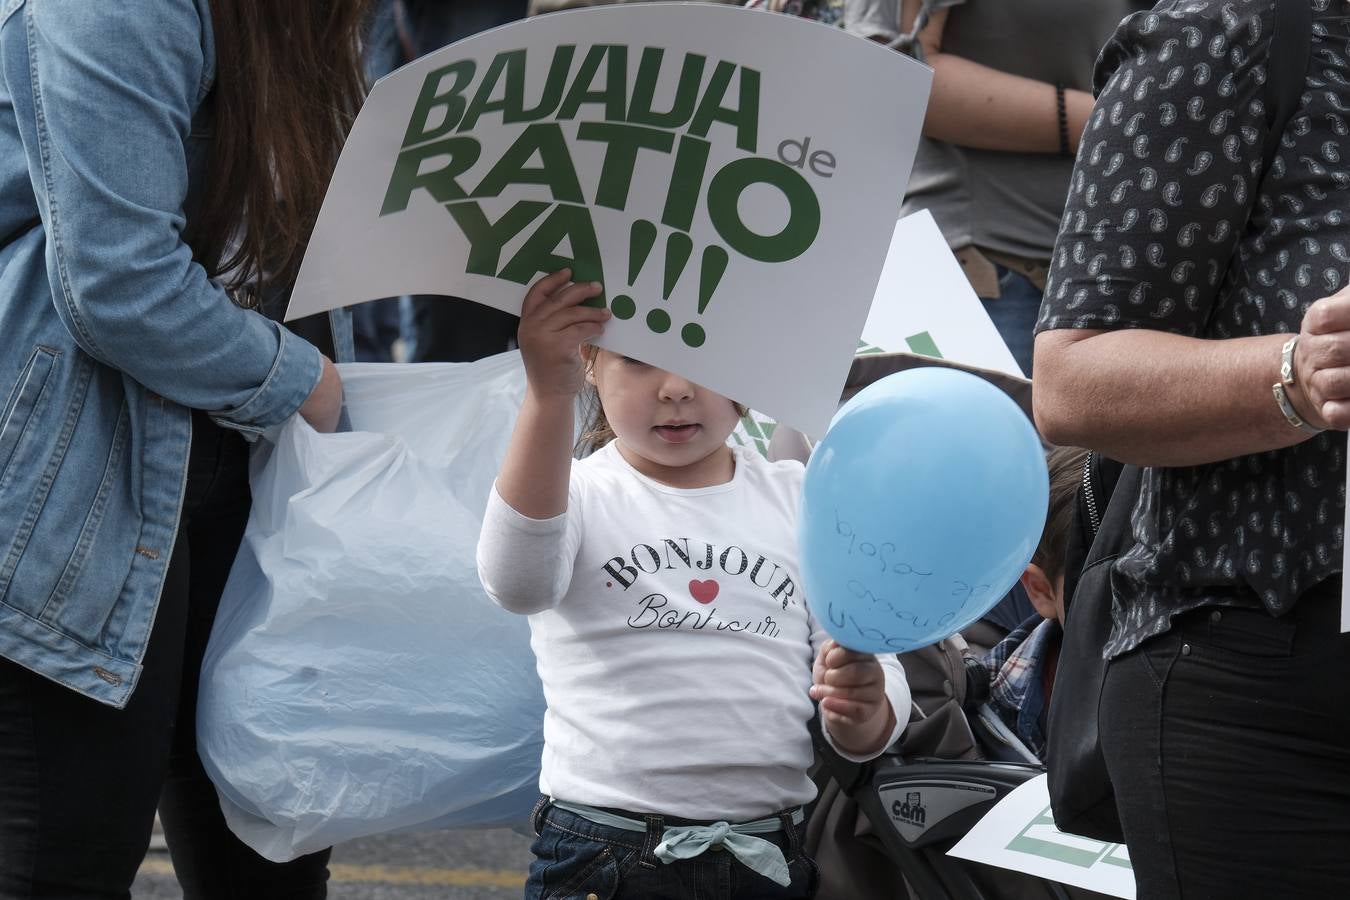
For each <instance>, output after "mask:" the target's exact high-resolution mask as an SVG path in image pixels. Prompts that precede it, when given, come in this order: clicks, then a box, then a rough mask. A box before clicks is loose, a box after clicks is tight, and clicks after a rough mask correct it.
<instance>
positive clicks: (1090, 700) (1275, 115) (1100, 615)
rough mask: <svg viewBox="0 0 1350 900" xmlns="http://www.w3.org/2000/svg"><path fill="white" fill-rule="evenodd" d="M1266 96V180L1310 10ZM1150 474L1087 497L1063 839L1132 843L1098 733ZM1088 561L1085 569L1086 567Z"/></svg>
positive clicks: (1286, 33)
mask: <svg viewBox="0 0 1350 900" xmlns="http://www.w3.org/2000/svg"><path fill="white" fill-rule="evenodd" d="M1273 5H1274V8H1275V22H1274V31H1273V32H1272V34H1271V46H1270V65H1269V67H1268V72H1267V80H1266V93H1267V98H1268V117H1269V118H1268V121H1269V124H1270V128H1269V131H1268V133H1267V138H1266V144H1265V148H1264V150H1265V152H1264V155H1263V160H1264V169H1263V172H1267V171H1269V170H1270V166H1271V163H1272V162H1274V159H1275V154H1276V152H1277V151H1278V150H1279V144H1280V137H1281V136H1282V135H1283V134H1284V129H1285V126H1286V125H1287V124H1288V122H1289V119H1290V117H1291V116H1292V115H1293V114H1294V111H1295V110H1296V109H1297V108H1298V105H1299V99H1300V97H1301V95H1302V93H1303V85H1304V78H1305V75H1306V73H1307V68H1308V54H1309V45H1310V43H1311V35H1312V10H1311V7H1310V5H1309V2H1308V0H1277V2H1275V3H1274V4H1273ZM1142 474H1143V473H1142V471H1141V470H1140V469H1139V468H1138V467H1137V466H1123V467H1122V466H1121V464H1120V463H1117V462H1114V461H1112V460H1109V459H1106V458H1104V457H1102V456H1101V455H1100V454H1098V453H1096V452H1093V453H1090V454H1088V458H1087V461H1086V462H1085V463H1084V469H1083V485H1082V487H1081V488H1080V490H1079V496H1078V508H1077V509H1076V510H1075V514H1074V522H1075V527H1074V528H1073V529H1071V531H1070V537H1069V548H1068V549H1069V552H1068V554H1067V556H1068V558H1067V560H1066V563H1067V564H1066V568H1065V571H1066V572H1069V573H1076V574H1077V577H1076V578H1073V577H1072V575H1071V576H1070V577H1069V578H1066V583H1065V585H1064V590H1065V595H1066V596H1068V597H1070V598H1072V599H1071V602H1070V603H1069V606H1068V609H1067V611H1066V615H1065V622H1064V642H1063V646H1062V648H1061V650H1060V657H1059V668H1058V670H1057V671H1056V674H1055V688H1054V691H1053V692H1052V694H1051V700H1050V713H1049V721H1048V727H1047V731H1048V734H1047V745H1046V762H1047V769H1048V770H1049V776H1050V778H1049V781H1050V806H1051V809H1052V811H1053V813H1054V817H1055V824H1056V825H1058V826H1059V828H1060V830H1062V831H1067V832H1070V833H1072V834H1081V835H1084V836H1086V837H1090V838H1094V839H1096V840H1102V841H1112V842H1116V843H1119V842H1122V841H1124V839H1125V836H1124V834H1123V832H1122V831H1121V827H1120V815H1119V813H1118V812H1117V811H1116V797H1115V790H1114V788H1113V787H1112V785H1111V779H1110V777H1109V776H1108V774H1107V771H1106V761H1105V760H1104V759H1103V757H1102V749H1101V743H1100V735H1099V734H1098V730H1097V716H1098V708H1099V706H1100V702H1101V693H1102V683H1103V682H1104V681H1105V677H1106V670H1107V667H1108V666H1109V665H1110V661H1109V660H1106V659H1103V658H1102V648H1103V647H1104V646H1105V645H1106V639H1107V637H1108V635H1109V634H1110V632H1111V603H1112V595H1111V569H1112V567H1113V566H1114V564H1115V562H1116V559H1117V558H1119V557H1120V556H1121V554H1123V553H1125V552H1126V551H1127V550H1129V549H1130V548H1131V547H1133V546H1134V534H1133V530H1132V527H1131V523H1130V515H1131V513H1132V512H1133V510H1134V505H1135V501H1136V500H1138V498H1139V485H1140V481H1141V478H1142ZM1078 560H1081V565H1078V564H1077V561H1078Z"/></svg>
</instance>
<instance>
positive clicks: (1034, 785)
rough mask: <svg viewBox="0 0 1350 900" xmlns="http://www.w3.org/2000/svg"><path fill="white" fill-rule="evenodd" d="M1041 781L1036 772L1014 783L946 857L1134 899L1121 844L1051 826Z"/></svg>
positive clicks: (1043, 779)
mask: <svg viewBox="0 0 1350 900" xmlns="http://www.w3.org/2000/svg"><path fill="white" fill-rule="evenodd" d="M1046 779H1047V776H1045V775H1040V776H1038V777H1036V778H1033V779H1031V780H1030V781H1028V782H1026V783H1025V784H1022V785H1020V786H1018V787H1017V788H1016V789H1015V790H1014V791H1013V792H1012V793H1011V794H1009V795H1008V796H1006V797H1004V798H1003V799H1002V800H1001V801H999V803H998V804H997V805H996V806H995V807H994V808H993V809H991V810H990V811H989V812H988V813H986V814H985V817H984V818H983V819H981V820H980V821H979V823H978V824H976V826H975V827H974V828H972V829H971V830H970V831H969V832H968V833H967V834H966V836H965V837H963V838H962V839H961V840H960V841H959V842H958V843H957V845H956V846H955V847H953V848H952V849H951V850H950V851H948V853H949V855H951V856H957V857H960V858H961V859H968V860H971V861H972V862H978V863H987V864H989V865H991V866H998V867H1000V868H1003V869H1012V870H1013V871H1016V872H1026V873H1028V874H1030V875H1036V876H1038V877H1041V878H1048V879H1050V880H1051V881H1058V882H1060V883H1061V884H1071V885H1074V886H1075V887H1081V888H1086V889H1087V890H1090V891H1097V892H1098V893H1100V894H1109V895H1111V896H1112V897H1123V898H1126V900H1134V895H1135V888H1134V869H1132V868H1131V867H1130V856H1129V853H1128V852H1127V851H1126V850H1125V847H1124V845H1122V844H1108V843H1104V842H1103V841H1094V840H1091V839H1090V838H1085V837H1079V836H1077V835H1073V834H1065V833H1064V832H1062V831H1060V830H1059V829H1058V828H1056V827H1055V820H1054V819H1053V818H1052V817H1051V815H1050V792H1049V788H1048V787H1047V786H1046V785H1047V781H1046Z"/></svg>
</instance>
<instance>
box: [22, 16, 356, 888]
mask: <svg viewBox="0 0 1350 900" xmlns="http://www.w3.org/2000/svg"><path fill="white" fill-rule="evenodd" d="M362 6H363V3H362V2H361V0H344V2H339V0H286V2H274V0H211V2H210V4H209V6H208V3H207V0H195V2H194V0H122V2H119V3H88V2H77V0H0V773H2V774H0V897H4V898H12V897H24V898H28V897H62V898H83V897H125V896H127V892H128V890H129V888H130V885H131V882H132V880H133V878H134V877H135V874H136V870H137V868H138V866H139V863H140V860H141V858H142V857H143V855H144V853H145V850H146V847H147V845H148V843H149V837H150V830H151V825H152V822H153V819H154V814H155V807H156V803H157V802H160V803H161V813H162V818H163V820H164V823H165V825H166V829H167V833H168V838H169V844H170V849H171V851H172V853H173V862H174V868H175V869H176V871H177V873H178V877H179V879H180V881H181V882H182V883H183V886H184V890H185V894H186V896H188V897H226V896H229V897H241V896H245V895H247V896H250V897H252V896H268V895H281V894H283V893H284V895H285V896H287V897H322V896H323V895H324V882H325V879H326V876H327V872H326V868H325V866H326V855H317V856H315V857H309V858H304V859H301V860H297V861H295V862H294V863H289V864H286V865H284V866H276V865H272V864H270V863H266V862H264V861H263V860H261V859H260V858H259V857H257V856H256V855H254V854H253V853H252V852H251V851H249V850H248V849H247V848H245V847H244V846H243V845H242V844H240V843H239V842H238V841H237V840H236V839H235V838H234V837H233V836H232V835H230V834H229V833H228V831H227V830H226V828H225V826H224V822H223V820H222V818H221V814H220V811H219V807H218V804H217V802H216V798H215V794H214V792H213V790H212V789H211V786H210V784H209V783H208V782H207V780H206V778H205V775H204V773H203V772H202V768H201V764H200V762H199V761H198V758H197V753H196V747H195V739H194V722H195V706H196V693H197V670H198V668H199V666H200V662H201V656H202V651H203V649H204V646H205V642H206V638H207V635H208V633H209V631H210V627H211V621H212V619H213V617H214V615H215V606H216V603H217V600H218V598H219V594H220V589H221V587H222V585H223V583H224V580H225V576H226V574H227V572H228V571H229V567H230V564H231V561H232V559H233V556H234V552H235V548H236V546H237V544H238V542H239V538H240V535H241V533H242V530H243V525H244V520H245V517H246V515H247V511H248V505H249V494H248V480H247V455H246V452H245V448H246V443H245V436H246V435H251V434H256V433H257V432H260V431H262V430H263V429H265V428H267V427H269V426H272V425H276V424H277V423H279V422H281V421H283V420H284V419H286V418H288V417H289V416H291V415H292V414H294V413H296V412H299V413H300V414H301V415H302V416H304V417H305V418H306V419H307V420H308V421H309V422H310V423H311V424H313V425H314V426H315V427H316V428H320V429H328V430H331V429H332V428H333V427H334V426H335V424H336V421H337V418H338V415H339V411H340V405H341V383H340V380H339V379H338V376H337V373H336V369H334V367H333V365H332V363H331V362H330V361H329V360H328V358H327V357H326V356H323V355H321V353H320V351H319V350H318V349H316V348H315V347H314V346H312V345H311V344H309V343H307V342H305V341H304V340H302V339H300V338H298V337H296V336H295V335H293V334H290V333H288V332H287V331H286V330H285V329H283V328H282V327H281V326H280V325H278V324H276V323H275V322H273V321H270V320H269V319H268V318H266V317H265V316H263V315H261V314H259V312H258V311H257V310H256V309H250V308H248V307H250V306H253V305H255V304H252V303H250V302H248V301H247V299H246V298H247V297H249V296H262V295H266V294H268V293H272V292H273V291H271V290H269V289H277V288H282V287H284V285H285V284H286V283H288V281H289V279H290V278H291V277H292V276H293V274H294V272H295V270H296V268H297V266H298V263H299V259H300V256H301V254H302V252H303V247H304V242H305V240H306V239H307V237H308V231H309V228H310V227H311V225H312V222H313V218H314V216H315V214H316V213H317V210H318V204H319V202H320V200H321V199H322V196H323V191H324V189H325V186H326V183H327V178H328V175H329V173H330V171H331V168H332V165H333V164H334V162H335V160H336V157H337V153H338V150H339V148H340V146H341V142H342V138H343V135H344V133H345V130H346V128H347V126H348V125H349V124H350V120H351V117H352V116H353V114H354V110H355V109H356V107H357V106H358V105H359V103H360V98H361V93H362V84H361V80H360V75H359V56H358V46H357V39H358V32H359V25H360V22H361V19H362V9H361V7H362ZM282 198H284V202H283V200H282ZM340 321H341V320H340V319H337V318H334V322H340ZM340 336H341V337H342V338H343V339H342V340H336V339H335V341H334V345H335V347H342V348H343V349H344V350H345V346H344V345H346V344H348V343H349V340H350V332H349V331H346V332H345V333H341V335H340ZM161 789H162V791H163V793H162V795H161ZM269 891H270V892H271V893H270V894H269Z"/></svg>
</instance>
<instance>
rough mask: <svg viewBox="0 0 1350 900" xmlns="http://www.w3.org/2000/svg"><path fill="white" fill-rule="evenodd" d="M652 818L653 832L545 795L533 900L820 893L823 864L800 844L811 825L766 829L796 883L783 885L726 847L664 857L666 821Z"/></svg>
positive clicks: (719, 899) (782, 897) (690, 899)
mask: <svg viewBox="0 0 1350 900" xmlns="http://www.w3.org/2000/svg"><path fill="white" fill-rule="evenodd" d="M625 815H627V816H629V817H631V818H635V819H646V820H647V822H648V828H647V832H646V833H645V834H644V833H640V832H634V831H625V830H622V829H619V828H611V827H608V826H605V825H598V824H596V823H594V822H591V821H590V820H588V819H584V818H582V817H581V816H578V815H574V814H573V813H570V812H568V811H566V810H563V809H559V808H557V807H555V806H552V805H551V804H549V803H548V802H547V800H541V801H540V804H539V806H537V807H536V808H535V814H534V829H535V832H536V834H538V835H539V836H538V837H537V838H536V839H535V841H534V846H533V847H532V848H531V849H533V851H534V857H535V858H534V862H533V863H532V864H531V865H530V877H529V880H528V881H527V882H526V884H525V898H526V900H573V898H575V900H590V898H595V900H663V898H668V900H732V898H735V900H808V898H811V897H814V896H815V893H816V886H817V881H818V876H817V873H816V864H815V863H814V862H813V861H812V860H811V858H810V857H808V856H807V855H806V854H805V853H804V852H803V851H802V847H801V839H802V830H803V827H804V826H801V825H797V826H793V827H792V828H791V829H790V830H788V831H780V832H777V833H775V834H769V835H764V837H765V839H767V840H770V841H772V842H774V843H775V844H777V845H778V847H779V849H781V850H782V851H783V856H784V858H785V859H786V860H787V863H788V871H789V872H790V873H791V875H792V883H791V884H789V885H788V886H787V887H780V886H779V885H777V884H775V883H774V882H773V881H771V880H770V879H768V878H765V877H764V876H763V875H760V874H759V873H758V872H755V871H753V870H752V869H750V868H749V867H747V866H746V865H744V864H743V863H741V861H740V860H738V859H736V857H735V856H733V855H732V854H731V853H730V852H728V851H726V850H725V849H723V848H722V847H721V846H714V847H711V848H709V849H708V850H707V851H706V852H704V853H703V854H701V855H700V856H696V857H694V858H692V859H681V860H676V861H675V862H671V863H665V862H662V861H661V860H659V859H657V858H656V856H655V855H654V851H655V849H656V845H657V844H658V843H660V841H661V834H662V832H663V831H664V830H665V826H666V825H667V824H671V825H675V824H687V823H686V822H685V821H684V820H669V821H668V820H667V819H664V818H663V817H661V816H640V815H636V814H633V813H627V814H625Z"/></svg>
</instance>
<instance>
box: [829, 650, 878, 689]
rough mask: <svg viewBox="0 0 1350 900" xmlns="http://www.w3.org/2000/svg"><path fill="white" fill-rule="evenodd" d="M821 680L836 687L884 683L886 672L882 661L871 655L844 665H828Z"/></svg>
mask: <svg viewBox="0 0 1350 900" xmlns="http://www.w3.org/2000/svg"><path fill="white" fill-rule="evenodd" d="M819 680H820V682H821V683H823V684H829V685H834V686H836V687H861V686H863V685H869V684H881V683H883V682H884V681H885V680H886V673H885V672H883V671H882V668H881V663H879V662H877V661H876V660H875V659H873V658H870V657H869V658H868V659H866V660H859V661H857V662H851V663H848V664H846V665H842V666H827V667H826V668H825V671H824V673H823V674H822V676H821V678H820V679H819Z"/></svg>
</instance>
